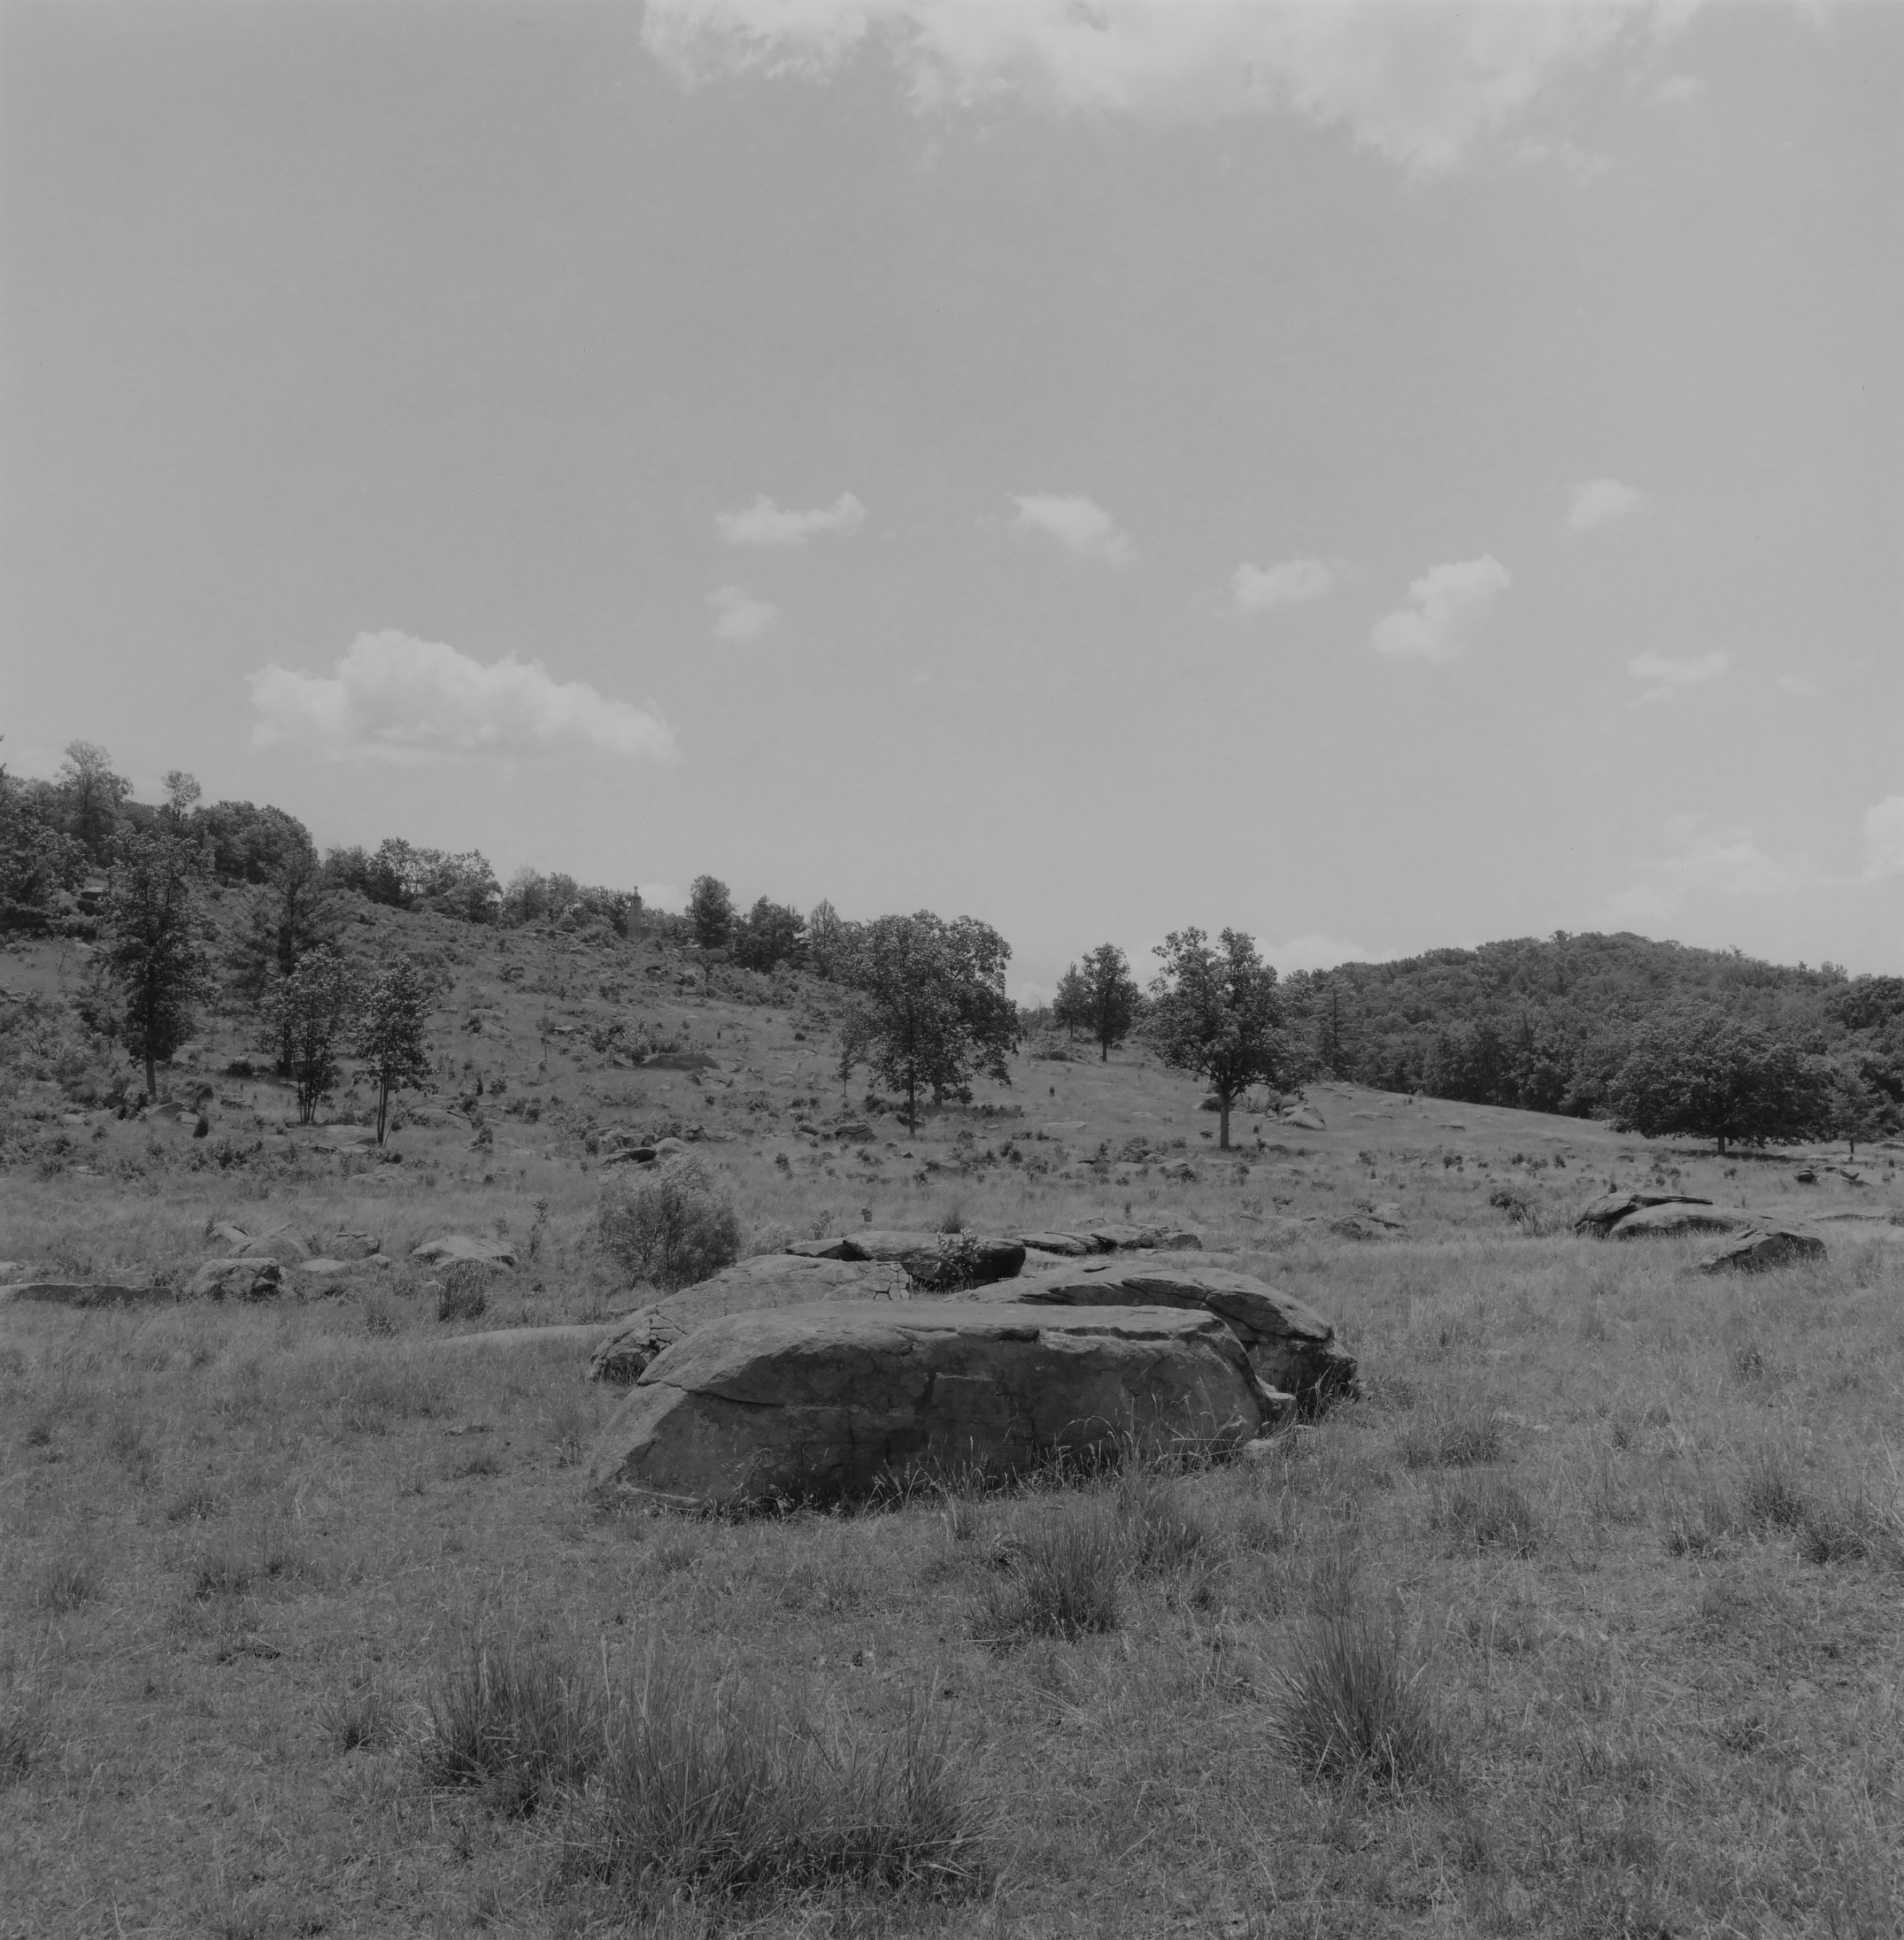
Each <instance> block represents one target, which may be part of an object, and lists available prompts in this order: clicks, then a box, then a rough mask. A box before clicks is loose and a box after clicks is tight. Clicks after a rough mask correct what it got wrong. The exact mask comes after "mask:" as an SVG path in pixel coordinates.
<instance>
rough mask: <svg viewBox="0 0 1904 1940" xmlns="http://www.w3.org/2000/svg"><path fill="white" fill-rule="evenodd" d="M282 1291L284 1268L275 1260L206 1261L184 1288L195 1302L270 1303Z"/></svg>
mask: <svg viewBox="0 0 1904 1940" xmlns="http://www.w3.org/2000/svg"><path fill="white" fill-rule="evenodd" d="M283 1290H284V1269H283V1268H282V1267H281V1266H279V1264H278V1263H277V1261H276V1260H274V1259H250V1258H245V1257H243V1256H241V1257H239V1258H238V1259H208V1260H206V1261H205V1263H204V1266H201V1267H200V1268H199V1269H198V1271H197V1273H195V1274H193V1275H192V1277H191V1281H190V1282H189V1284H188V1286H187V1287H186V1289H185V1291H186V1294H187V1296H188V1297H189V1298H191V1299H194V1300H269V1299H272V1298H274V1297H275V1296H276V1295H278V1294H280V1293H282V1292H283Z"/></svg>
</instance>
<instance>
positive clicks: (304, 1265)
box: [297, 1259, 355, 1280]
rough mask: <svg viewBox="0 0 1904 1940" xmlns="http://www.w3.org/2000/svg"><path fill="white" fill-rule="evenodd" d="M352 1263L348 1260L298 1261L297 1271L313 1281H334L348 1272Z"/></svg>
mask: <svg viewBox="0 0 1904 1940" xmlns="http://www.w3.org/2000/svg"><path fill="white" fill-rule="evenodd" d="M354 1264H355V1262H354V1261H351V1260H348V1259H300V1260H299V1261H298V1262H297V1271H298V1272H299V1273H301V1274H310V1275H311V1277H312V1279H313V1280H335V1279H338V1278H340V1277H341V1276H342V1275H343V1274H347V1273H349V1272H350V1270H351V1266H353V1265H354Z"/></svg>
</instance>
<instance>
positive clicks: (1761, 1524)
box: [1739, 1442, 1807, 1529]
mask: <svg viewBox="0 0 1904 1940" xmlns="http://www.w3.org/2000/svg"><path fill="white" fill-rule="evenodd" d="M1739 1493H1740V1501H1741V1505H1742V1506H1743V1507H1744V1509H1745V1512H1746V1521H1747V1522H1748V1523H1750V1524H1751V1525H1752V1527H1753V1528H1755V1529H1768V1528H1769V1529H1795V1528H1798V1526H1799V1525H1800V1523H1801V1522H1802V1521H1803V1520H1805V1513H1806V1508H1807V1501H1806V1496H1805V1491H1804V1490H1803V1489H1802V1488H1801V1487H1800V1484H1799V1479H1798V1474H1797V1470H1796V1468H1795V1467H1794V1465H1793V1463H1792V1457H1791V1454H1790V1452H1789V1451H1787V1450H1786V1448H1785V1445H1784V1444H1783V1443H1777V1442H1761V1443H1760V1444H1759V1445H1758V1447H1756V1448H1754V1450H1753V1451H1751V1453H1750V1454H1748V1455H1747V1456H1746V1481H1745V1486H1744V1487H1743V1489H1742V1490H1740V1492H1739Z"/></svg>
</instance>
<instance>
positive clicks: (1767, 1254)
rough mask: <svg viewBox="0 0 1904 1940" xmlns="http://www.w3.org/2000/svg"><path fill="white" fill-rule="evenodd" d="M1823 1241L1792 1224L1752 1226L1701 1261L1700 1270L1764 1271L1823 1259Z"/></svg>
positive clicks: (1717, 1271) (1720, 1271) (1715, 1271)
mask: <svg viewBox="0 0 1904 1940" xmlns="http://www.w3.org/2000/svg"><path fill="white" fill-rule="evenodd" d="M1824 1257H1825V1252H1824V1242H1823V1240H1822V1239H1820V1238H1819V1237H1818V1236H1817V1235H1816V1234H1815V1233H1807V1232H1802V1231H1800V1229H1799V1228H1797V1227H1792V1226H1753V1227H1748V1228H1746V1230H1745V1231H1744V1232H1743V1233H1740V1234H1738V1236H1736V1237H1734V1238H1732V1239H1731V1240H1728V1241H1727V1242H1726V1243H1725V1244H1724V1245H1723V1246H1722V1247H1720V1248H1719V1250H1718V1251H1716V1252H1713V1253H1708V1254H1707V1256H1706V1258H1705V1259H1702V1260H1700V1263H1699V1270H1700V1272H1701V1273H1708V1274H1721V1273H1764V1272H1765V1271H1767V1269H1768V1268H1769V1267H1773V1266H1792V1264H1794V1263H1795V1262H1796V1261H1798V1260H1801V1259H1823V1258H1824Z"/></svg>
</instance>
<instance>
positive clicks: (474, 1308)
mask: <svg viewBox="0 0 1904 1940" xmlns="http://www.w3.org/2000/svg"><path fill="white" fill-rule="evenodd" d="M488 1280H489V1269H488V1268H487V1267H486V1266H482V1264H481V1263H480V1262H478V1261H476V1260H474V1259H452V1260H451V1262H450V1264H449V1266H446V1267H445V1268H444V1269H443V1285H442V1287H441V1288H440V1289H438V1290H437V1294H436V1318H437V1319H438V1320H480V1319H481V1318H482V1315H483V1314H484V1313H487V1312H488V1310H489V1287H488V1285H487V1282H488Z"/></svg>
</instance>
